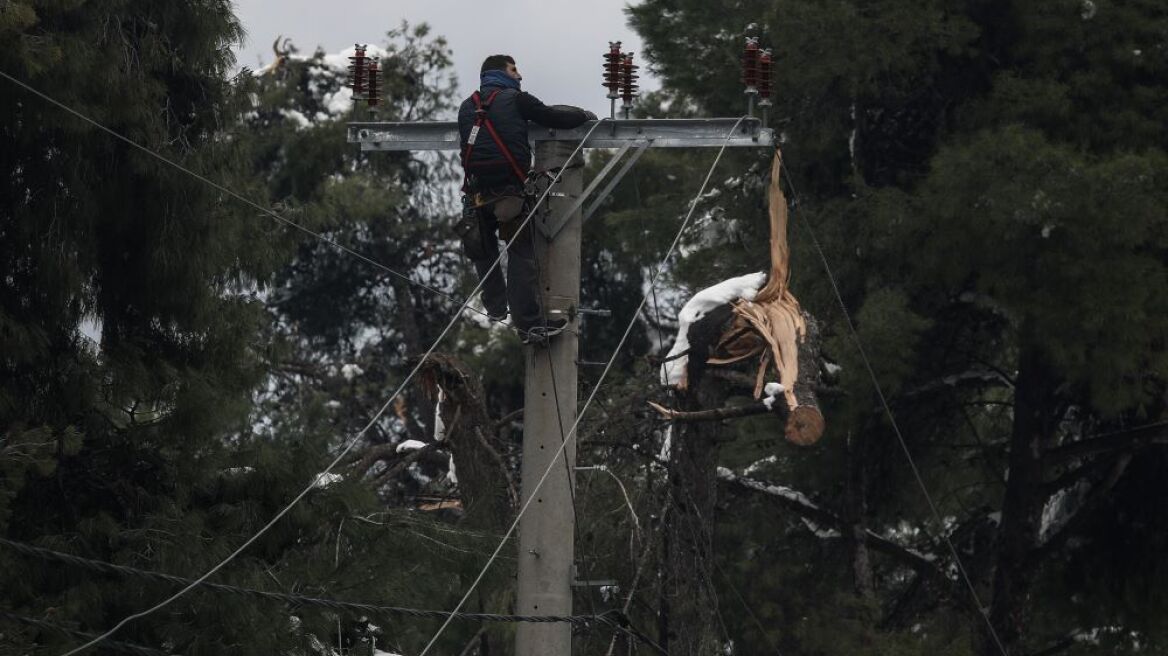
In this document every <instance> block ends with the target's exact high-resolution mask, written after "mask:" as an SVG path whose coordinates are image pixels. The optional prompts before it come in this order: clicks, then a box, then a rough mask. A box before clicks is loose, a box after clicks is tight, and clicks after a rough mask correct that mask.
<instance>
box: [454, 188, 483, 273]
mask: <svg viewBox="0 0 1168 656" xmlns="http://www.w3.org/2000/svg"><path fill="white" fill-rule="evenodd" d="M454 232H455V234H457V235H458V238H459V240H461V241H462V252H463V253H465V254H466V256H467V257H469V258H470V259H472V260H483V259H486V257H487V251H486V248H484V247H483V233H482V228H481V226H480V221H479V211H478V210H477V209H475V206H474V200H473V199H471V198H470V197H467V196H463V198H462V217H461V218H459V220H458V224H457V225H456V226H454Z"/></svg>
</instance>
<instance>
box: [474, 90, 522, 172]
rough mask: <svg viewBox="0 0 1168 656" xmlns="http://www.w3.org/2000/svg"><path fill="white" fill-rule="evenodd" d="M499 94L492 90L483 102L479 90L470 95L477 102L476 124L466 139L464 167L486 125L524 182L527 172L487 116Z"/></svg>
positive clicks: (497, 91)
mask: <svg viewBox="0 0 1168 656" xmlns="http://www.w3.org/2000/svg"><path fill="white" fill-rule="evenodd" d="M497 95H499V90H498V89H496V90H494V91H492V92H491V95H489V96H487V100H486V102H483V100H482V96H481V95H480V94H479V92H478V91H475V92H474V93H473V94H472V95H471V97H470V98H471V100H473V101H474V104H475V122H474V126H472V127H471V129H470V137H468V138H467V140H466V150H464V151H463V153H462V168H463V171H465V170H466V166H467V164H469V163H470V154H471V151H473V150H474V145H475V141H476V140H477V139H478V135H479V129H480V128H483V127H486V128H487V133H488V134H490V135H491V139H492V140H494V142H495V145H496V146H498V147H499V151H500V152H501V153H503V157H504V158H505V159H506V160H507V163H508V164H510V165H511V170H512V171H514V172H515V177H516V178H518V179H519V182H521V183H522V182H523V181H525V180H527V172H526V171H524V170H523V168H522V167H520V166H519V162H517V161H515V156H514V155H512V154H511V149H510V148H508V147H507V144H505V143H503V139H502V137H500V136H499V133H498V132H496V131H495V124H494V123H492V122H491V119H489V118H487V112H488V111H490V109H491V103H492V102H494V100H495V96H497Z"/></svg>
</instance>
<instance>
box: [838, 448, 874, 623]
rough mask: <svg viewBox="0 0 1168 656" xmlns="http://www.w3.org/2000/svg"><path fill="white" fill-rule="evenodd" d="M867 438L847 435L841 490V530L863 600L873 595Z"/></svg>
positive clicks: (871, 598)
mask: <svg viewBox="0 0 1168 656" xmlns="http://www.w3.org/2000/svg"><path fill="white" fill-rule="evenodd" d="M866 444H867V440H866V439H865V437H864V433H861V434H860V435H859V436H855V437H853V436H851V435H849V436H848V443H847V458H848V479H847V488H846V492H845V504H846V505H845V510H844V513H845V518H844V521H846V522H847V525H848V528H849V529H850V530H849V531H847V532H846V533H845V535H846V536H847V539H848V541H849V543H850V546H851V550H852V582H853V585H854V586H855V589H856V594H857V595H859V596H860V598H862V599H864V600H865V601H873V600H875V598H876V592H875V584H874V581H875V579H874V578H873V576H872V560H871V558H870V556H869V553H868V540H867V535H868V531H867V529H866V528H865V526H864V520H865V518H866V517H867V515H868V496H867V490H866V485H867V482H868V481H867V478H868V477H867V471H866V469H865V463H866V462H867V458H866V457H865V456H866V454H865V453H864V448H865V446H866Z"/></svg>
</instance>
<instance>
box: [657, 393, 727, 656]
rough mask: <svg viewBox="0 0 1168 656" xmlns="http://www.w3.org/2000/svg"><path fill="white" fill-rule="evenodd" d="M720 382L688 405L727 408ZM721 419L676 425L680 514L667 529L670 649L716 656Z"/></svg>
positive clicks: (678, 654)
mask: <svg viewBox="0 0 1168 656" xmlns="http://www.w3.org/2000/svg"><path fill="white" fill-rule="evenodd" d="M722 387H723V386H721V385H718V384H717V383H716V382H714V381H707V382H705V383H703V384H699V385H698V386H697V389H691V390H690V391H689V392H688V393H686V394H684V395H682V396H681V399H682V405H683V408H684V409H686V410H693V409H697V408H718V407H721V406H722V405H723V404H724V402H725V398H726V394H725V392H724V391H722V390H721V388H722ZM721 430H722V427H721V424H720V423H718V422H701V423H691V424H674V434H673V439H672V443H671V447H670V458H669V493H670V494H671V495H672V497H673V502H674V514H673V517H672V521H670V522H669V524H668V529H667V545H668V548H667V551H666V567H667V568H668V570H669V579H668V581H667V584H666V595H667V597H668V599H669V615H670V619H669V622H670V624H669V632H668V637H669V653H671V654H673V655H674V656H697V655H699V654H700V655H701V656H710V655H711V654H718V653H721V650H722V646H721V639H720V637H719V632H718V629H717V626H718V624H717V622H718V619H717V598H716V596H715V595H714V593H713V590H712V589H711V587H712V585H711V582H712V580H713V579H712V576H711V572H712V569H713V560H712V559H713V557H714V545H713V531H714V527H713V517H714V504H715V499H716V490H717V487H716V486H717V478H716V462H715V455H716V452H717V443H718V434H719V432H721Z"/></svg>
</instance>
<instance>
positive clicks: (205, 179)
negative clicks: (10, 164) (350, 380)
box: [0, 70, 499, 321]
mask: <svg viewBox="0 0 1168 656" xmlns="http://www.w3.org/2000/svg"><path fill="white" fill-rule="evenodd" d="M0 77H2V78H4V79H6V80H8V81H9V82H11V83H13V84H15V85H17V86H19V87H21V88H22V89H24V90H25V91H27V92H29V93H31V94H33V95H35V96H37V97H39V98H41V99H42V100H44V101H45V102H48V103H50V104H52V105H54V106H56V107H58V108H59V109H62V110H64V111H65V112H67V113H69V114H72V115H73V116H75V117H77V118H79V119H81V120H82V121H84V122H86V123H88V124H89V125H91V126H93V127H95V128H97V129H99V130H101V131H102V132H105V133H106V134H109V135H110V136H112V137H114V138H115V139H117V140H119V141H122V142H124V143H126V144H129V145H130V146H132V147H133V148H135V149H137V150H140V151H142V152H143V153H146V154H147V155H149V156H151V157H153V158H155V159H157V160H158V161H160V162H162V163H164V164H166V165H168V166H171V167H173V168H175V169H177V170H178V171H181V172H183V173H186V174H187V175H189V176H191V177H193V178H195V179H196V180H199V181H200V182H203V183H205V184H207V185H210V186H211V187H212V188H214V189H215V190H217V191H220V192H222V193H224V194H227V195H228V196H231V197H232V198H234V199H236V200H238V201H240V202H242V203H244V204H245V205H248V206H249V207H252V208H254V209H257V210H259V211H260V212H261V213H263V214H264V215H265V216H269V217H271V218H273V219H275V220H276V221H278V222H280V223H283V224H284V225H286V226H288V227H290V228H294V229H296V230H299V231H300V232H302V233H304V234H306V235H309V236H311V237H314V238H316V239H318V240H320V241H321V242H323V243H326V244H328V245H330V246H333V247H335V248H337V249H339V250H341V251H342V252H344V253H347V254H349V255H352V256H353V257H356V258H357V259H359V260H361V261H362V262H365V263H366V264H369V265H372V266H374V267H376V268H378V269H381V270H382V271H385V272H386V273H389V274H390V275H392V276H395V277H397V278H400V279H401V280H404V281H405V282H407V283H409V284H411V285H413V286H415V287H418V288H420V289H424V290H426V291H428V292H430V293H432V294H437V295H438V296H441V297H443V298H445V299H447V300H449V301H454V302H458V299H456V298H455V297H454V296H452V295H450V294H448V293H446V292H444V291H442V290H440V289H437V288H435V287H431V286H429V285H427V284H425V283H423V282H419V281H417V280H414V279H413V278H411V277H409V276H408V275H406V274H404V273H401V272H400V271H396V270H394V269H391V268H389V267H388V266H386V265H384V264H382V263H381V262H378V261H377V260H374V259H372V258H370V257H369V256H367V255H364V254H363V253H360V252H358V251H356V250H353V249H352V248H349V247H348V246H345V245H344V244H342V243H340V242H338V241H336V240H334V239H330V238H329V237H326V236H325V235H323V234H321V233H319V232H316V231H314V230H312V229H311V228H308V227H306V226H303V225H301V224H299V223H297V222H295V221H293V220H291V219H289V218H287V217H284V216H281V215H280V214H278V213H276V212H274V211H272V209H271V208H267V207H264V206H262V205H260V204H259V203H256V202H255V201H253V200H251V199H250V198H247V197H246V196H244V195H242V194H240V193H238V192H236V191H233V190H232V189H230V188H228V187H225V186H223V185H221V184H219V183H218V182H215V181H214V180H211V179H210V178H208V177H206V176H204V175H202V174H200V173H198V172H196V171H194V170H192V169H190V168H187V167H186V166H183V165H182V164H180V163H178V162H176V161H174V160H173V159H171V158H169V157H167V156H165V155H163V154H161V153H159V152H157V151H155V150H152V149H150V148H148V147H147V146H144V145H142V144H140V143H138V142H137V141H134V140H133V139H131V138H129V137H127V136H125V135H123V134H122V133H120V132H118V131H117V130H114V129H112V128H109V127H106V126H105V125H103V124H101V123H99V122H98V121H97V120H95V119H93V118H90V117H89V116H88V115H86V114H83V113H81V112H79V111H77V110H75V109H73V108H72V107H70V106H68V105H66V104H65V103H63V102H61V101H59V100H57V99H55V98H53V97H51V96H49V95H48V94H46V93H44V92H42V91H40V90H39V89H36V88H34V87H33V86H31V85H29V84H27V83H26V82H23V81H21V80H19V79H17V78H15V77H13V76H11V75H9V74H8V73H6V72H4V71H2V70H0ZM471 296H474V294H473V293H472V294H471ZM465 309H469V310H471V311H472V312H477V313H479V314H480V315H482V316H485V317H487V319H489V320H490V321H499V320H497V319H494V318H492V317H491V316H490V314H488V313H487V312H484V311H482V310H479V309H477V308H470V307H467V308H465ZM460 312H461V310H460Z"/></svg>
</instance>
